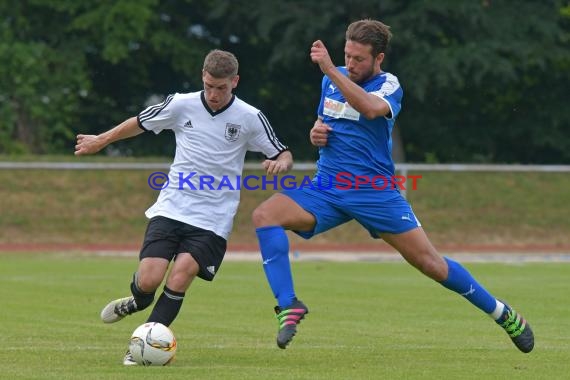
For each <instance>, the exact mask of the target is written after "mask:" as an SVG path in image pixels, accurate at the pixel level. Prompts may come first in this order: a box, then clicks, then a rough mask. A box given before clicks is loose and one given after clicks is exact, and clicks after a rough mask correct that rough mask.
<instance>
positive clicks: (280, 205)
mask: <svg viewBox="0 0 570 380" xmlns="http://www.w3.org/2000/svg"><path fill="white" fill-rule="evenodd" d="M390 37H391V33H390V30H389V27H388V26H386V25H385V24H383V23H381V22H380V21H376V20H368V19H367V20H359V21H356V22H354V23H352V24H350V25H349V27H348V29H347V31H346V43H345V47H344V56H345V66H344V67H335V65H334V64H333V63H332V61H331V58H330V56H329V54H328V51H327V49H326V47H325V45H324V44H323V42H322V41H320V40H319V41H315V42H314V43H313V45H312V47H311V52H310V57H311V60H312V61H313V62H314V63H316V64H318V66H319V68H320V69H321V71H322V72H323V74H324V78H323V81H322V88H321V90H322V91H321V101H320V104H319V107H318V110H317V113H318V115H317V116H318V117H317V120H316V122H315V124H314V126H313V128H312V129H311V132H310V140H311V143H312V144H313V145H315V146H318V147H319V156H320V157H319V160H318V162H317V173H316V175H315V179H314V180H313V186H308V187H304V188H301V189H293V190H285V191H283V192H282V193H279V194H275V195H273V196H272V197H271V198H269V199H268V200H266V201H265V202H264V203H262V204H261V205H260V206H259V207H258V208H257V209H256V210H254V212H253V222H254V224H255V226H256V228H257V229H256V231H257V236H258V240H259V245H260V250H261V255H262V258H263V268H264V270H265V274H266V277H267V280H268V282H269V285H270V287H271V290H272V291H273V294H274V296H275V298H276V300H277V303H278V305H277V306H276V307H275V312H276V315H277V319H278V324H279V329H278V334H277V345H278V346H279V347H280V348H286V346H287V345H288V344H289V342H290V341H291V340H292V339H293V336H294V335H295V334H296V332H297V324H298V323H299V322H300V321H301V319H303V318H304V316H305V315H306V314H307V313H308V308H307V307H306V306H305V304H303V302H301V301H300V300H298V299H297V297H296V294H295V291H294V287H293V280H292V273H291V267H290V262H289V256H288V250H289V242H288V239H287V235H286V234H285V229H289V230H292V231H295V232H296V233H297V234H299V235H300V236H302V237H304V238H306V239H309V238H310V237H312V236H314V235H316V234H318V233H322V232H324V231H327V230H329V229H331V228H334V227H336V226H338V225H341V224H343V223H346V222H348V221H349V220H352V219H355V220H356V221H357V222H359V223H360V224H361V225H362V226H363V227H364V228H365V229H367V230H368V231H369V233H370V235H371V236H372V237H373V238H382V239H384V240H385V241H386V242H387V243H389V244H390V245H391V246H392V247H394V248H395V249H396V250H397V251H398V252H399V253H400V254H401V255H402V257H403V258H404V259H405V260H406V261H407V262H408V263H410V264H411V265H413V266H414V267H415V268H417V269H418V270H419V271H421V272H422V273H423V274H425V275H426V276H428V277H430V278H432V279H433V280H435V281H437V282H439V283H440V284H441V285H443V286H445V287H446V288H448V289H450V290H452V291H455V292H456V293H458V294H459V295H461V296H463V297H465V298H466V299H467V300H468V301H469V302H471V303H472V304H473V305H474V306H476V307H477V308H479V309H480V310H482V311H483V312H484V313H486V314H488V315H489V316H490V317H491V318H492V319H493V320H494V321H496V322H497V323H498V324H499V325H500V326H501V327H503V328H504V329H505V331H506V332H507V333H508V334H509V336H510V338H511V339H512V341H513V342H514V344H515V345H516V346H517V347H518V348H519V349H520V350H521V351H522V352H530V351H531V350H532V348H533V346H534V336H533V333H532V330H531V328H530V325H529V324H528V323H527V322H526V321H525V320H524V319H523V318H522V316H521V315H520V314H519V313H517V312H515V311H514V310H513V309H512V308H510V307H509V306H508V305H507V304H505V303H504V302H502V301H500V300H498V299H496V298H495V297H494V296H492V295H491V294H490V293H489V292H488V291H487V290H485V288H483V287H482V286H481V285H480V284H479V283H478V282H477V281H476V280H475V279H474V278H473V277H472V276H471V275H470V274H469V272H468V271H467V270H466V269H465V268H464V267H463V266H462V265H461V264H459V263H458V262H456V261H454V260H452V259H450V258H447V257H441V256H440V255H439V254H438V253H437V251H436V250H435V248H434V247H433V246H432V244H431V243H430V241H429V240H428V238H427V236H426V234H425V233H424V230H423V229H422V227H421V224H420V222H419V221H418V219H417V218H416V216H415V215H414V212H413V211H412V208H411V207H410V205H409V204H408V202H407V201H406V200H405V199H404V198H403V197H402V196H401V195H400V192H399V190H398V187H397V186H391V185H390V184H388V186H386V181H387V179H389V178H393V176H394V163H393V161H392V157H391V156H392V154H391V153H392V139H391V133H392V129H393V127H394V121H395V118H396V117H397V116H398V113H399V112H400V108H401V100H402V95H403V92H402V88H401V87H400V84H399V82H398V79H397V78H396V77H395V76H394V75H392V74H390V73H387V72H384V71H382V69H381V64H382V61H383V60H384V56H385V51H386V48H387V46H388V42H389V40H390ZM351 181H352V186H350V185H351ZM341 312H342V311H341ZM446 314H447V315H451V314H450V313H446Z"/></svg>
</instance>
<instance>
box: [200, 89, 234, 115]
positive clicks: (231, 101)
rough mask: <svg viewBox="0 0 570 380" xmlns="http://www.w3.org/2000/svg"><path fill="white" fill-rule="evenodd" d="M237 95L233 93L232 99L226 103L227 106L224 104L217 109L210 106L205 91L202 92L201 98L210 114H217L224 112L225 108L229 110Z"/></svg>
mask: <svg viewBox="0 0 570 380" xmlns="http://www.w3.org/2000/svg"><path fill="white" fill-rule="evenodd" d="M235 98H236V96H235V95H234V94H232V98H231V99H230V101H229V102H228V104H226V105H225V106H223V107H222V108H220V109H219V110H217V111H214V110H212V109H211V108H210V106H208V102H206V96H205V95H204V91H202V92H201V93H200V99H201V100H202V104H203V105H204V108H205V109H206V111H208V112H209V113H210V115H212V116H216V115H218V114H220V113H222V112H224V111H225V110H227V109H228V108H230V106H231V105H232V103H233V102H234V100H235Z"/></svg>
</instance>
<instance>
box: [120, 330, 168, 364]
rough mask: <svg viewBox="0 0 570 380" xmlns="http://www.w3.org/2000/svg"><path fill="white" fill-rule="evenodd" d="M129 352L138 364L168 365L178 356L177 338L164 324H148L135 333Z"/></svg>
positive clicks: (132, 336)
mask: <svg viewBox="0 0 570 380" xmlns="http://www.w3.org/2000/svg"><path fill="white" fill-rule="evenodd" d="M129 350H130V351H131V354H132V355H133V359H134V361H135V362H137V364H140V365H143V366H151V365H153V366H157V365H167V364H169V363H170V362H172V360H173V359H174V355H175V354H176V338H175V337H174V334H173V333H172V331H171V330H170V329H169V328H168V327H166V326H165V325H163V324H162V323H157V322H148V323H145V324H142V325H140V326H139V327H137V328H136V329H135V331H133V334H132V335H131V341H130V343H129Z"/></svg>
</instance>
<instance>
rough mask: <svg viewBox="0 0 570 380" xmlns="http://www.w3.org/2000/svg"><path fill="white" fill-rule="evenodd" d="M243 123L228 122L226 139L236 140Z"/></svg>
mask: <svg viewBox="0 0 570 380" xmlns="http://www.w3.org/2000/svg"><path fill="white" fill-rule="evenodd" d="M240 129H241V125H238V124H232V123H226V140H228V141H236V140H237V139H238V137H239V131H240Z"/></svg>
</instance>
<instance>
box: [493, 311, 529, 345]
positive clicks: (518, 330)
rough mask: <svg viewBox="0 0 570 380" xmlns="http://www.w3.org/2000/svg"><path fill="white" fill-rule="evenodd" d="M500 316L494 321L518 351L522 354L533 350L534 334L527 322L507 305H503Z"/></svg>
mask: <svg viewBox="0 0 570 380" xmlns="http://www.w3.org/2000/svg"><path fill="white" fill-rule="evenodd" d="M503 304H504V305H505V306H504V308H503V312H502V313H501V316H500V317H499V318H498V319H497V320H495V322H497V324H498V325H499V326H501V327H502V328H503V329H505V331H506V332H507V334H509V337H510V338H511V340H512V341H513V343H514V344H515V346H517V348H518V349H519V350H521V351H522V352H524V353H528V352H531V351H532V349H533V348H534V334H533V332H532V329H531V328H530V325H529V324H528V322H527V321H526V320H525V319H524V318H523V316H522V315H520V314H519V313H517V312H516V311H515V310H514V309H512V308H511V307H510V306H509V305H507V304H505V303H504V302H503Z"/></svg>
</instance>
